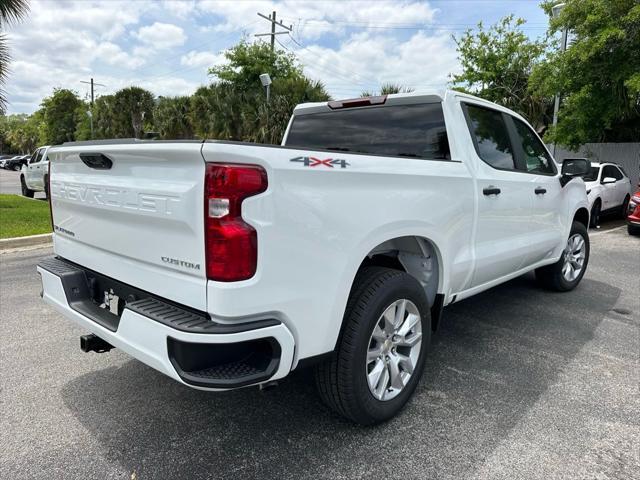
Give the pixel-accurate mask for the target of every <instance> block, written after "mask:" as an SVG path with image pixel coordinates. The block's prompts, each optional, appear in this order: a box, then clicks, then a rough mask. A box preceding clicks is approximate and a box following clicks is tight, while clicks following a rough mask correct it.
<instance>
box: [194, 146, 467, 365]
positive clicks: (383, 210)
mask: <svg viewBox="0 0 640 480" xmlns="http://www.w3.org/2000/svg"><path fill="white" fill-rule="evenodd" d="M203 156H204V158H205V160H206V161H207V162H227V163H253V164H258V165H261V166H263V167H264V168H265V169H266V170H267V174H268V179H269V186H268V189H267V191H266V192H264V193H263V194H260V195H258V196H256V197H252V198H249V199H247V200H245V201H244V203H243V206H242V211H243V218H244V219H245V220H246V221H247V222H248V223H250V224H251V225H253V226H254V227H255V228H256V230H257V232H258V268H257V272H256V275H255V276H254V277H253V278H251V279H250V280H247V281H243V282H233V283H221V282H212V281H210V282H209V284H208V289H207V291H208V295H207V301H208V310H209V311H210V312H211V313H212V314H213V315H214V316H215V317H216V318H217V319H219V320H221V321H224V320H225V319H227V318H229V317H234V318H235V317H239V316H240V317H248V318H250V317H253V316H256V315H260V314H261V313H262V314H264V313H265V312H269V315H270V316H274V317H277V318H279V319H280V320H282V321H283V322H285V323H286V324H287V326H288V327H289V328H290V329H291V331H292V332H293V334H294V336H295V337H296V344H297V346H298V351H297V357H298V358H305V357H309V356H313V355H316V354H320V353H324V352H326V351H328V350H331V349H333V348H334V345H335V342H336V340H337V337H338V333H339V330H340V325H341V322H342V317H343V312H344V309H345V306H346V302H347V298H348V295H349V291H350V289H351V286H352V282H353V279H354V276H355V273H356V271H357V270H358V267H359V266H360V264H361V262H362V261H363V260H364V258H365V257H366V255H367V254H368V253H369V252H370V251H371V250H372V249H373V248H374V247H375V246H377V245H379V244H380V243H383V242H384V241H387V240H389V239H392V238H396V237H401V236H408V235H417V236H422V237H425V238H427V239H430V240H431V241H432V242H433V243H435V245H436V246H437V248H438V255H439V257H440V258H439V261H440V265H445V266H446V267H445V271H444V275H440V285H439V287H438V291H439V292H447V291H451V290H452V289H453V291H455V290H456V289H461V287H462V285H463V284H464V282H465V280H466V278H467V276H468V273H469V270H470V269H471V268H472V252H471V250H470V237H471V229H472V221H473V200H474V198H473V195H474V194H473V182H472V179H471V177H470V174H469V172H468V170H467V168H466V167H465V165H464V164H463V163H462V162H458V161H430V160H420V159H406V158H388V157H374V156H368V155H354V154H337V153H328V152H313V151H303V150H297V149H293V148H277V147H272V148H270V147H264V146H253V145H243V147H242V148H237V145H233V144H225V143H215V142H212V143H205V144H204V146H203ZM305 156H307V157H308V156H310V157H315V158H318V159H327V158H332V159H340V160H345V161H346V164H347V165H346V168H340V166H339V165H335V166H334V167H333V168H331V167H328V166H325V165H318V166H316V167H311V166H305V165H304V163H302V162H294V161H291V160H292V159H295V158H298V157H305Z"/></svg>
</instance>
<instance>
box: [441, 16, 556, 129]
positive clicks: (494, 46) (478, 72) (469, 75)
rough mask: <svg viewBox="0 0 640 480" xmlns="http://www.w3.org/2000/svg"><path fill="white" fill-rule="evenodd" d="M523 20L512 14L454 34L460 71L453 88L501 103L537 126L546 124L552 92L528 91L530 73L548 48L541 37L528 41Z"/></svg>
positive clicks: (548, 118)
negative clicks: (474, 28)
mask: <svg viewBox="0 0 640 480" xmlns="http://www.w3.org/2000/svg"><path fill="white" fill-rule="evenodd" d="M524 23H525V21H524V20H523V19H521V18H514V17H513V15H510V16H508V17H505V18H503V19H502V20H500V21H499V22H498V23H497V24H495V25H493V26H491V27H489V28H488V29H485V28H484V26H483V24H482V22H480V23H478V28H477V31H473V30H467V31H466V32H465V33H464V34H463V35H462V36H461V37H460V38H456V37H455V36H454V37H453V39H454V41H455V43H456V46H457V48H456V49H457V52H458V58H459V60H460V64H461V66H462V73H460V74H454V75H452V84H453V87H454V88H456V89H458V90H462V91H468V92H469V93H473V94H474V95H477V96H479V97H481V98H485V99H487V100H490V101H492V102H495V103H498V104H500V105H504V106H505V107H507V108H510V109H512V110H514V111H516V112H518V113H520V114H521V115H523V116H524V117H525V118H527V119H528V120H529V121H530V122H531V123H532V124H533V125H534V126H535V127H536V128H537V129H540V128H541V127H542V126H543V125H545V124H547V123H549V120H550V113H551V105H552V99H553V94H551V95H549V94H542V93H540V92H532V91H530V90H529V88H528V87H529V76H530V74H531V71H532V70H533V68H534V67H535V65H537V64H539V63H540V62H541V61H542V59H543V56H544V53H545V51H546V48H547V42H546V41H544V40H535V41H532V40H530V39H529V38H528V37H527V35H525V34H524V32H523V31H522V29H521V28H520V27H521V26H522V25H524Z"/></svg>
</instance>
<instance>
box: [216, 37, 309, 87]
mask: <svg viewBox="0 0 640 480" xmlns="http://www.w3.org/2000/svg"><path fill="white" fill-rule="evenodd" d="M224 56H225V57H226V59H227V60H228V63H226V64H224V65H219V66H215V67H211V68H210V69H209V74H211V75H214V76H216V77H217V78H218V79H219V81H220V82H222V83H229V84H231V85H233V86H234V87H236V88H239V89H241V90H248V89H254V88H256V86H259V85H260V75H261V74H263V73H268V74H269V75H270V76H271V79H272V80H276V79H285V78H292V77H299V76H302V69H301V68H300V67H299V66H298V65H297V63H296V59H295V56H294V55H293V54H291V53H285V52H283V51H281V50H277V49H276V50H273V51H271V47H270V46H269V45H268V44H266V43H263V42H256V43H249V42H247V41H246V40H242V41H241V42H240V43H239V44H237V45H236V46H234V47H232V48H230V49H229V50H227V51H226V52H225V53H224Z"/></svg>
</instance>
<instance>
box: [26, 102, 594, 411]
mask: <svg viewBox="0 0 640 480" xmlns="http://www.w3.org/2000/svg"><path fill="white" fill-rule="evenodd" d="M49 155H50V157H51V207H52V221H53V225H54V251H55V254H56V257H54V258H50V259H47V260H45V261H43V262H42V263H40V265H39V266H38V272H39V273H40V275H41V278H42V283H43V290H42V292H43V293H42V295H43V297H44V300H45V301H46V302H48V303H49V304H51V305H53V306H54V307H55V308H57V309H58V310H59V311H60V312H61V313H62V314H63V315H65V316H66V317H68V318H69V319H71V320H72V321H74V322H76V323H78V324H79V325H81V326H82V327H83V328H84V329H86V330H88V331H89V332H91V334H90V335H86V336H84V337H82V340H81V346H82V349H83V350H84V351H96V352H104V351H108V350H110V349H111V348H113V347H117V348H120V349H122V350H123V351H125V352H127V353H128V354H130V355H132V356H133V357H135V358H137V359H139V360H140V361H142V362H144V363H146V364H147V365H150V366H152V367H153V368H155V369H157V370H159V371H160V372H163V373H165V374H166V375H168V376H170V377H171V378H173V379H175V380H176V381H178V382H181V383H183V384H185V385H188V386H190V387H193V388H197V389H202V390H225V389H231V388H238V387H244V386H248V385H270V384H273V382H274V381H276V380H279V379H281V378H283V377H285V376H286V375H288V374H289V373H290V372H291V371H293V370H294V369H299V368H302V367H304V366H309V365H312V364H314V363H315V368H316V379H317V383H318V387H319V392H320V395H321V397H322V398H323V400H324V401H325V402H326V403H327V405H329V406H330V407H331V408H333V409H335V410H336V411H337V412H339V413H341V414H342V415H344V416H345V417H347V418H349V419H351V420H353V421H355V422H359V423H362V424H372V423H376V422H380V421H383V420H386V419H388V418H390V417H392V416H393V415H395V414H396V413H397V412H398V411H399V410H400V409H401V408H402V406H403V405H404V404H405V403H406V402H407V400H408V399H409V397H410V396H411V394H412V393H413V390H414V389H415V387H416V385H417V383H418V381H419V380H420V376H421V374H422V371H423V368H424V365H425V359H426V355H427V352H428V350H429V343H430V340H431V334H432V332H433V331H435V330H436V329H437V327H438V323H439V320H440V316H441V312H442V308H443V307H444V306H445V305H450V304H452V303H454V302H457V301H460V300H462V299H464V298H467V297H470V296H472V295H475V294H477V293H480V292H482V291H484V290H487V289H488V288H491V287H493V286H495V285H498V284H501V283H503V282H506V281H507V280H510V279H512V278H515V277H517V276H519V275H522V274H524V273H526V272H529V271H532V270H534V271H535V272H536V275H537V277H538V279H539V281H540V283H541V284H542V285H543V286H545V287H547V288H549V289H554V290H558V291H568V290H572V289H573V288H575V287H576V286H577V285H578V283H579V282H580V280H581V279H582V277H583V275H584V273H585V271H586V268H587V263H588V261H589V236H588V233H587V226H588V224H589V210H588V203H587V196H586V192H585V188H584V183H583V181H582V179H581V178H580V175H584V174H585V173H587V172H588V168H589V162H588V160H584V159H578V160H575V159H574V160H567V161H565V162H564V163H563V165H562V172H559V171H558V170H557V168H556V165H555V163H554V161H553V159H552V157H551V155H550V154H549V152H548V151H547V149H546V148H545V146H544V144H543V143H542V142H541V141H540V139H539V138H538V136H537V135H536V133H535V131H534V130H533V129H532V128H531V126H530V125H529V124H528V123H527V122H526V121H525V120H524V119H523V118H522V117H521V116H520V115H518V114H516V113H514V112H512V111H510V110H508V109H506V108H503V107H501V106H498V105H495V104H492V103H490V102H487V101H485V100H481V99H479V98H475V97H473V96H470V95H465V94H462V93H460V92H455V91H446V92H434V93H431V94H422V93H411V94H398V95H388V96H379V97H368V98H359V99H354V100H343V101H330V102H323V103H314V104H305V105H299V106H298V107H296V108H295V110H294V114H293V117H292V119H291V121H290V123H289V127H288V129H287V132H286V134H285V138H284V140H283V142H282V146H275V145H257V144H250V143H240V142H226V141H205V142H202V141H193V142H154V141H115V142H114V141H107V142H79V143H72V144H68V145H63V146H61V147H52V148H51V149H50V150H49ZM489 308H490V307H489Z"/></svg>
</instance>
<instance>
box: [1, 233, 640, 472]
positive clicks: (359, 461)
mask: <svg viewBox="0 0 640 480" xmlns="http://www.w3.org/2000/svg"><path fill="white" fill-rule="evenodd" d="M50 254H51V251H50V250H49V249H47V248H45V249H38V250H31V251H25V252H19V253H4V254H0V317H1V321H0V372H1V390H0V405H1V406H2V415H1V416H0V419H1V420H0V432H1V433H0V436H1V440H2V442H1V443H2V453H1V455H0V477H2V478H4V479H10V478H30V479H40V478H41V479H52V478H65V479H76V478H82V479H93V478H100V479H107V478H108V479H111V478H114V479H115V478H118V479H130V478H136V479H191V478H243V479H248V478H263V479H264V478H279V479H280V478H291V479H300V478H313V479H318V478H327V479H329V478H330V479H341V478H344V479H352V478H365V477H366V478H403V479H413V478H416V479H417V478H421V479H425V478H439V479H485V478H486V479H488V478H491V479H493V478H500V479H502V478H504V479H551V478H562V479H567V478H580V479H584V478H594V479H595V478H597V479H614V478H615V479H632V478H640V415H638V412H640V394H639V384H640V370H639V366H640V358H639V357H640V295H639V294H638V289H639V287H640V285H639V278H640V275H639V272H640V239H639V238H632V237H629V236H628V235H627V232H626V230H625V229H624V228H614V229H612V230H609V231H601V232H596V233H592V253H591V261H590V265H589V268H588V272H587V275H586V277H585V279H584V280H583V281H582V283H581V285H580V286H579V287H578V289H577V290H575V291H574V292H570V293H566V294H556V293H550V292H544V291H541V290H540V289H539V288H538V287H537V286H536V284H535V281H534V279H533V277H532V276H531V275H528V276H524V277H521V278H519V279H516V280H514V281H511V282H509V283H507V284H505V285H503V286H500V287H497V288H494V289H492V290H490V291H488V292H485V293H483V294H480V295H477V296H476V297H473V298H471V299H468V300H465V301H462V302H460V303H459V304H456V305H453V306H451V307H449V308H447V309H446V310H445V320H444V321H443V324H442V327H441V329H440V331H439V333H438V334H437V335H436V337H435V338H434V343H433V349H432V353H431V355H430V357H429V358H428V366H427V369H426V371H425V375H424V377H423V380H422V382H421V384H420V386H419V387H418V389H417V391H416V395H415V396H414V398H413V400H412V401H411V402H410V404H409V405H408V406H407V408H406V409H405V410H404V412H403V413H402V414H401V415H400V416H399V417H397V418H396V419H394V420H392V421H390V422H389V423H387V424H384V425H381V426H378V427H375V428H362V427H357V426H354V425H351V424H349V423H347V422H345V421H343V420H342V419H340V418H339V417H337V416H335V415H333V414H332V413H330V412H329V411H328V410H327V409H325V408H324V407H323V406H322V404H321V403H320V402H319V401H318V398H317V397H316V395H315V392H314V388H313V385H312V383H311V381H310V380H309V376H308V375H306V374H302V373H299V374H297V375H294V376H293V377H291V378H289V379H287V380H286V381H285V382H283V383H282V384H281V385H280V386H279V387H278V388H276V389H273V390H270V391H266V392H260V391H258V390H257V389H254V388H252V389H245V390H240V391H234V392H227V393H222V394H220V393H219V394H212V393H206V392H200V391H195V390H191V389H189V388H187V387H183V386H182V385H180V384H178V383H176V382H174V381H173V380H170V379H169V378H167V377H164V376H163V375H162V374H160V373H157V372H156V371H154V370H152V369H151V368H149V367H146V366H145V365H143V364H141V363H139V362H137V361H135V360H132V359H131V358H129V357H128V356H127V355H125V354H123V353H122V352H120V351H117V350H114V351H112V352H110V353H106V354H93V353H92V354H85V353H82V352H81V351H80V349H79V341H78V336H79V335H81V334H83V333H86V332H84V331H82V330H80V329H79V328H77V327H75V326H74V325H72V324H71V323H70V322H68V321H67V320H65V319H64V318H62V317H61V316H60V315H59V314H57V313H56V312H54V310H53V309H52V308H49V307H48V306H47V305H45V304H44V303H43V302H42V301H41V300H40V297H39V295H38V293H39V291H40V283H39V279H38V276H37V274H36V273H35V265H36V263H37V262H38V261H39V260H40V259H41V258H42V257H44V256H46V255H50Z"/></svg>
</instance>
